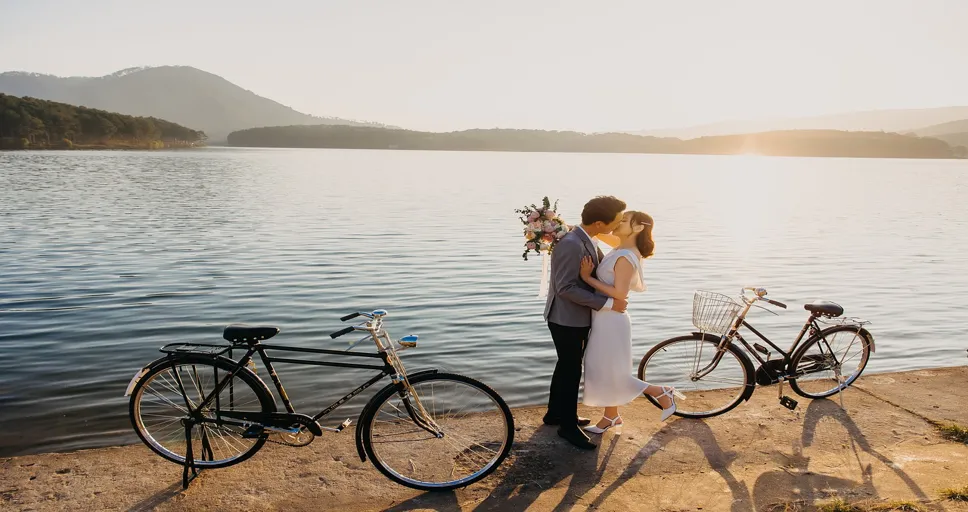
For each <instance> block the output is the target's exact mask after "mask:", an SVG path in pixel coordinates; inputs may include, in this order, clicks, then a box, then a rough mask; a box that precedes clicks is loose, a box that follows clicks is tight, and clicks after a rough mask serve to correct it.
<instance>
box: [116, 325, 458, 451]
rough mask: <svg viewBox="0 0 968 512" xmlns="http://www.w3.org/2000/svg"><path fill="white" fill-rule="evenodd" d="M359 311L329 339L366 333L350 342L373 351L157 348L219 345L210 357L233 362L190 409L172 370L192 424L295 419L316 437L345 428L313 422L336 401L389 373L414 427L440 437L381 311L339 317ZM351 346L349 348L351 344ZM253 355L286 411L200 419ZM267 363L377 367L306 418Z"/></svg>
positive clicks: (270, 424)
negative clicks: (356, 322) (356, 321)
mask: <svg viewBox="0 0 968 512" xmlns="http://www.w3.org/2000/svg"><path fill="white" fill-rule="evenodd" d="M360 315H362V316H366V317H368V318H370V321H368V322H366V323H365V325H364V326H356V327H351V328H347V329H344V330H343V331H340V333H334V334H333V335H331V337H333V338H335V337H337V336H339V335H341V334H345V333H347V332H352V331H354V330H359V331H366V332H367V335H366V336H365V337H363V338H362V339H360V340H358V341H357V342H356V343H353V344H352V346H355V345H356V344H358V343H360V342H362V341H365V340H367V339H369V340H372V341H373V342H374V343H375V345H376V347H377V352H376V353H364V352H350V351H349V350H331V349H318V348H304V347H292V346H284V345H271V344H263V343H260V342H258V341H255V340H253V341H251V342H249V343H248V344H247V345H241V344H235V345H230V346H225V345H209V344H194V343H171V344H168V345H165V346H164V347H162V349H161V350H162V351H163V352H166V353H168V354H169V358H172V357H177V356H178V354H184V353H186V352H190V351H185V350H178V348H177V347H188V348H191V347H215V348H221V349H222V350H220V351H218V352H217V353H214V352H210V355H212V356H218V355H220V354H223V353H228V358H229V359H230V360H231V361H232V362H233V363H234V364H235V365H236V368H235V369H234V370H232V371H231V372H228V374H227V375H226V376H225V377H224V378H223V379H221V380H219V378H218V373H217V370H216V374H215V380H216V381H217V382H218V383H217V384H216V386H215V388H214V389H213V390H212V391H211V392H210V393H209V394H208V395H207V396H206V397H205V398H204V399H202V400H201V401H200V402H199V403H198V405H197V406H196V407H193V406H192V405H191V404H189V403H188V398H187V395H186V394H185V393H184V385H183V383H182V382H181V378H180V376H179V375H178V374H177V373H176V374H175V378H176V380H177V381H178V385H179V388H180V389H181V391H182V393H183V396H185V400H186V408H187V409H188V412H189V415H190V416H191V417H192V418H193V421H194V422H196V423H212V422H215V423H223V424H230V425H237V426H246V425H247V424H248V423H252V422H253V420H256V419H258V420H261V421H258V423H262V424H263V427H265V428H268V429H270V430H275V431H282V432H289V433H296V432H298V429H292V428H291V427H290V428H285V427H282V426H281V425H276V424H275V423H287V425H289V426H291V425H292V424H293V422H294V421H295V422H298V423H299V424H300V425H301V426H304V427H306V428H308V429H309V430H310V431H311V432H313V434H314V435H320V434H321V433H322V430H328V431H330V432H340V431H342V429H343V428H345V427H346V426H348V424H349V423H348V422H344V423H343V424H341V425H340V426H339V427H338V428H329V427H322V426H319V425H318V424H317V423H316V422H317V421H318V420H319V419H320V418H322V417H324V416H326V415H328V414H330V413H332V412H333V411H335V410H336V409H337V408H339V407H340V406H341V405H343V404H345V403H346V402H348V401H349V400H351V399H352V398H353V397H355V396H357V395H358V394H360V393H362V392H363V391H364V390H366V389H367V388H369V387H370V386H372V385H373V384H376V383H377V382H379V381H380V380H381V379H383V377H386V376H388V375H389V376H391V382H392V384H394V385H402V386H401V388H400V390H399V392H400V394H401V397H404V404H405V406H406V409H407V412H408V414H409V415H410V417H411V419H412V420H413V421H414V423H415V424H416V425H417V426H419V427H420V428H423V429H424V430H427V431H428V432H430V433H432V434H434V435H437V436H440V435H441V430H440V427H439V426H438V425H436V423H435V422H434V421H433V420H432V419H430V416H429V415H428V414H427V413H426V411H425V410H424V409H423V406H422V405H421V404H420V399H419V397H417V396H416V394H414V393H410V392H409V390H410V383H409V380H408V378H407V372H406V369H405V368H404V366H403V363H402V362H401V361H400V359H399V357H397V349H396V348H395V347H394V345H393V342H392V340H391V338H390V335H389V333H388V332H387V331H386V330H385V329H383V320H382V317H383V315H385V312H382V311H377V312H374V313H373V314H370V313H357V314H354V315H351V316H349V317H345V318H351V317H355V316H360ZM415 345H416V344H415V343H413V344H411V345H402V346H403V347H404V348H409V347H410V346H415ZM352 346H351V347H350V348H352ZM170 347H175V348H170ZM240 348H244V349H245V355H243V356H242V358H241V359H239V360H238V361H235V360H234V359H232V351H233V350H235V349H240ZM267 351H282V352H296V353H304V354H323V355H329V356H338V357H349V358H368V359H380V360H381V362H382V363H383V364H382V365H375V364H358V363H346V362H339V361H313V360H307V359H291V358H286V357H272V356H270V355H269V354H268V353H267ZM255 354H259V358H260V360H261V361H262V363H263V365H264V366H265V367H266V370H267V371H268V373H269V377H270V378H271V379H272V383H273V385H274V386H275V388H276V391H277V392H278V393H279V397H280V398H281V399H282V402H283V404H284V406H285V408H286V413H283V415H281V416H280V415H279V414H278V413H273V414H271V415H266V414H257V413H238V414H236V413H230V412H224V411H223V412H222V414H220V416H222V417H219V418H216V419H214V420H213V419H208V418H204V417H203V416H202V415H201V414H200V411H201V410H202V409H203V408H204V407H206V406H208V405H209V404H211V403H212V401H213V400H214V401H215V403H216V409H218V405H219V404H218V402H219V396H220V395H221V393H222V392H223V391H224V390H225V387H226V386H229V400H230V401H231V400H233V395H234V393H233V384H232V382H233V378H234V377H235V376H236V375H237V374H238V373H239V372H241V371H244V370H243V369H244V368H245V367H246V366H248V365H252V366H253V370H254V364H253V356H254V355H255ZM273 362H276V363H288V364H298V365H311V366H331V367H338V368H356V369H365V370H377V371H379V373H378V374H376V375H375V376H373V377H372V378H370V379H369V380H368V381H366V382H364V383H363V384H362V385H360V386H358V387H357V388H356V389H354V390H353V391H351V392H349V393H348V394H346V395H344V396H343V397H342V398H340V399H338V400H336V401H335V402H333V403H332V404H331V405H330V406H328V407H326V408H325V409H323V410H322V411H320V412H319V413H317V414H316V415H315V416H312V417H310V416H304V415H301V414H299V413H297V412H296V410H295V407H294V406H293V405H292V402H291V401H290V399H289V395H288V393H286V389H285V387H284V386H283V384H282V381H281V379H280V378H279V375H278V374H277V373H276V370H275V367H274V366H273V364H272V363H273ZM419 373H422V372H419ZM129 387H130V386H129ZM405 395H409V396H405ZM411 399H412V400H413V402H415V404H412V403H411ZM224 417H228V418H231V419H236V420H239V421H238V423H237V422H234V421H231V420H229V421H226V420H225V418H224ZM273 420H275V421H273ZM316 427H318V429H320V430H318V431H317V428H316Z"/></svg>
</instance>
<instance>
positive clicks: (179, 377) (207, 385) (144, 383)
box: [129, 356, 276, 468]
mask: <svg viewBox="0 0 968 512" xmlns="http://www.w3.org/2000/svg"><path fill="white" fill-rule="evenodd" d="M237 367H238V366H237V365H236V363H235V362H234V361H229V360H225V359H219V358H213V357H204V356H181V357H178V358H176V359H172V360H165V361H163V362H161V363H159V364H157V365H154V366H153V367H151V368H150V369H149V370H148V372H147V373H145V375H144V376H143V377H141V380H139V381H138V383H137V384H136V385H135V387H134V389H133V390H132V391H131V401H130V405H129V414H130V416H131V424H132V425H133V426H134V429H135V432H137V434H138V437H140V438H141V440H142V441H143V442H144V443H145V444H146V445H148V447H149V448H151V449H152V450H153V451H154V452H155V453H157V454H158V455H161V456H162V457H164V458H166V459H168V460H170V461H172V462H177V463H179V464H184V463H185V458H186V452H187V446H188V443H187V442H186V438H185V425H184V424H183V423H182V420H183V419H187V418H190V417H191V416H190V415H189V414H188V409H187V407H186V398H187V401H188V403H189V404H190V405H191V406H192V407H193V408H194V407H197V406H198V404H200V403H201V402H202V397H207V396H208V395H209V394H211V393H212V392H213V391H214V390H215V388H216V383H218V382H221V381H223V380H225V379H226V377H228V375H229V374H230V373H231V372H232V371H233V370H235V369H236V368H237ZM179 381H180V382H181V385H179ZM182 389H184V390H185V393H184V394H183V393H182V391H181V390H182ZM220 410H221V411H230V410H231V411H251V412H260V411H261V412H274V411H275V410H276V405H275V402H274V401H273V399H272V394H271V393H270V392H269V390H268V388H266V386H265V383H263V382H262V381H261V380H260V379H259V378H258V377H256V376H255V375H254V374H253V373H252V372H251V371H250V370H249V369H247V368H242V369H241V370H240V371H239V372H238V373H237V374H235V376H234V377H232V379H231V381H230V382H229V383H228V385H226V386H225V387H224V388H223V389H222V391H221V392H220V393H219V396H218V408H216V402H215V400H214V399H213V400H212V401H211V402H210V403H209V404H208V405H207V406H206V407H205V408H204V409H203V410H202V416H203V417H204V418H206V419H208V420H212V422H208V421H206V422H204V423H197V424H195V425H194V426H192V429H191V438H192V452H193V455H194V456H193V457H192V458H193V459H194V464H193V466H194V467H196V468H221V467H226V466H231V465H233V464H238V463H239V462H242V461H243V460H245V459H248V458H249V457H251V456H252V455H253V454H255V452H257V451H259V449H260V448H262V445H263V444H265V442H266V436H265V435H264V434H263V435H259V436H257V437H242V432H243V431H244V430H245V428H243V427H242V426H240V425H239V422H238V421H232V422H231V423H232V424H230V423H228V422H219V421H217V418H218V417H219V416H218V412H219V411H220Z"/></svg>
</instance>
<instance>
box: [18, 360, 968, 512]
mask: <svg viewBox="0 0 968 512" xmlns="http://www.w3.org/2000/svg"><path fill="white" fill-rule="evenodd" d="M787 392H788V393H789V390H788V388H787ZM797 398H799V397H797ZM844 404H845V406H846V411H845V410H844V409H842V408H841V407H840V402H839V401H837V400H816V401H810V400H800V407H798V408H797V409H796V410H795V411H789V410H787V409H785V408H783V407H782V406H780V405H779V403H778V401H777V393H776V387H775V386H774V387H767V388H759V389H757V392H756V393H755V394H754V396H753V398H752V399H751V400H750V401H749V402H748V403H745V404H743V405H741V406H740V407H738V408H737V409H735V410H733V411H732V412H730V413H727V414H726V415H724V416H720V417H718V418H713V419H710V420H705V421H698V420H685V419H673V420H670V421H668V422H666V423H664V424H660V423H659V422H658V410H657V409H655V408H654V407H652V406H651V405H650V404H649V403H648V402H647V401H645V400H639V401H636V402H635V403H634V404H632V405H631V406H629V407H626V408H625V409H624V410H623V416H624V418H625V422H626V426H625V427H624V429H623V431H622V433H621V434H620V435H618V434H611V433H607V434H606V435H605V436H604V437H603V438H601V439H600V440H599V441H600V445H601V446H600V447H599V449H598V450H597V451H594V452H582V451H579V450H577V449H574V448H572V447H571V446H569V445H567V444H565V443H564V442H563V441H562V440H560V439H559V438H558V437H557V436H556V435H555V431H554V429H553V428H551V427H546V426H544V425H542V423H541V415H542V414H543V412H544V411H543V409H542V408H526V409H517V410H515V411H514V416H515V422H516V426H517V427H518V429H519V430H518V432H517V433H516V434H515V435H516V439H515V443H514V449H513V451H512V454H511V456H510V457H509V458H508V460H507V461H505V463H504V464H503V465H502V467H501V468H500V469H499V470H498V471H497V472H496V473H495V474H493V475H491V476H490V477H488V478H486V479H485V480H484V481H482V482H479V483H477V484H474V485H472V486H470V487H468V488H465V489H462V490H459V491H457V492H449V493H423V492H419V491H414V490H411V489H408V488H405V487H401V486H398V485H396V484H394V483H392V482H391V481H389V480H387V479H386V478H384V477H383V476H382V475H381V474H380V473H379V472H378V471H377V470H376V469H374V468H373V466H372V465H370V463H369V462H366V463H364V462H361V461H360V459H359V457H358V456H357V455H356V450H355V447H354V444H353V432H352V428H349V429H346V430H345V431H344V432H342V433H340V434H326V435H324V436H323V437H322V438H319V439H316V440H315V441H314V442H313V444H311V445H310V446H308V447H305V448H291V447H286V446H279V445H267V447H266V448H264V449H263V450H262V451H260V452H259V453H258V454H257V455H256V456H255V457H253V458H252V459H250V460H248V461H246V462H244V463H242V464H239V465H236V466H233V467H230V468H226V469H218V470H211V471H207V472H205V473H203V474H202V475H201V476H200V477H199V478H198V479H197V480H195V481H194V482H193V483H192V485H191V487H190V488H189V489H188V490H185V491H183V490H182V488H181V470H180V467H179V466H177V465H175V464H172V463H170V462H166V461H164V460H163V459H161V458H160V457H158V456H157V455H154V454H153V453H151V452H150V451H149V450H148V449H147V448H146V447H144V446H142V445H132V446H122V447H116V448H104V449H94V450H82V451H77V452H73V453H53V454H43V455H29V456H22V457H14V458H6V459H0V468H2V473H0V509H3V510H38V511H41V510H43V511H47V510H91V511H94V510H393V511H397V510H502V511H503V510H525V509H529V510H572V509H574V510H586V509H597V510H703V511H717V510H732V511H740V510H812V509H814V508H816V507H817V506H818V505H820V504H823V503H825V502H830V501H831V500H833V499H835V498H838V497H840V498H843V499H845V500H847V501H849V502H851V503H858V504H860V505H861V506H862V508H861V510H863V509H864V508H863V507H867V508H869V507H871V506H873V505H876V504H883V503H885V502H887V501H891V500H904V501H911V502H914V503H915V504H917V505H918V506H919V507H920V508H921V509H922V510H968V503H959V502H955V501H949V500H942V499H940V497H939V491H940V490H941V489H944V488H952V487H957V488H964V487H965V486H966V485H968V446H966V445H965V444H964V443H960V442H956V441H952V440H949V439H946V438H945V437H943V436H942V435H941V434H940V433H939V432H938V430H937V428H936V424H937V423H939V422H940V423H956V424H960V425H962V426H968V367H955V368H945V369H937V370H921V371H913V372H904V373H891V374H877V375H866V376H864V377H861V379H860V380H859V381H858V383H857V384H856V385H855V387H853V388H851V389H850V390H848V391H847V393H846V395H845V397H844ZM582 414H584V415H586V416H589V417H594V418H597V417H598V411H594V410H589V409H585V408H583V409H582ZM884 510H889V508H888V509H884Z"/></svg>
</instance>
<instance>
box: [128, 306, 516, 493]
mask: <svg viewBox="0 0 968 512" xmlns="http://www.w3.org/2000/svg"><path fill="white" fill-rule="evenodd" d="M386 315H387V312H386V311H383V310H377V311H373V312H371V313H353V314H350V315H347V316H345V317H343V318H342V319H341V320H342V321H347V320H350V319H353V318H357V317H360V316H362V317H364V318H366V321H365V322H363V323H362V324H359V325H356V326H352V327H347V328H344V329H342V330H340V331H337V332H334V333H332V334H330V337H332V338H337V337H339V336H342V335H344V334H349V333H351V332H354V331H361V332H363V333H365V336H364V337H363V338H361V339H360V340H358V341H356V342H355V343H353V344H352V345H351V346H350V347H349V348H348V349H346V350H328V349H317V348H305V347H288V346H281V345H269V344H266V343H263V341H265V340H267V339H269V338H272V337H273V336H275V335H276V334H277V333H278V332H279V329H278V328H276V327H250V326H245V325H231V326H228V327H226V328H225V331H224V333H223V337H224V338H225V340H226V341H228V342H229V343H228V344H218V345H216V344H204V343H171V344H168V345H165V346H164V347H162V348H161V351H162V352H164V353H165V356H163V357H161V358H159V359H157V360H155V361H154V362H152V363H150V364H148V365H147V366H145V367H144V368H142V369H141V370H139V371H138V372H137V373H136V374H135V376H134V377H133V378H132V379H131V382H130V383H129V384H128V388H127V390H126V391H125V395H130V396H131V399H130V403H129V413H130V416H131V423H132V425H133V426H134V429H135V431H136V432H137V434H138V436H139V437H140V438H141V440H142V441H144V443H145V444H146V445H148V447H149V448H151V449H152V450H153V451H154V452H155V453H157V454H158V455H160V456H162V457H164V458H165V459H168V460H170V461H172V462H176V463H178V464H182V465H183V466H184V471H183V479H182V482H183V486H184V487H187V486H188V483H189V482H190V481H191V480H192V479H194V478H195V476H197V475H198V470H200V469H206V468H222V467H226V466H231V465H233V464H238V463H239V462H242V461H244V460H246V459H248V458H249V457H251V456H252V455H254V454H255V453H256V452H258V451H259V449H260V448H262V447H263V445H264V444H265V443H266V441H275V442H278V443H282V444H287V445H290V446H306V445H308V444H309V443H311V442H312V441H313V439H314V438H315V437H316V436H319V435H322V433H323V432H324V431H327V432H340V431H342V430H343V429H344V428H345V427H347V426H348V425H349V424H350V420H349V419H347V420H346V421H344V422H342V423H341V424H340V425H339V426H336V427H324V426H322V425H320V424H319V423H318V420H320V419H321V418H323V417H324V416H326V415H328V414H330V413H331V412H333V411H334V410H336V408H338V407H339V406H341V405H343V404H344V403H346V402H347V401H348V400H350V399H351V398H353V397H354V396H356V395H357V394H359V393H360V392H362V391H363V390H364V389H366V388H368V387H370V386H372V385H373V384H375V383H376V382H378V381H379V380H381V379H382V378H383V377H386V376H389V377H390V381H391V382H390V384H388V385H387V386H386V387H384V388H383V389H381V390H380V391H379V392H377V393H376V394H375V395H374V396H373V397H372V398H371V399H370V401H369V402H367V404H366V406H365V407H363V410H362V412H361V413H360V415H359V421H358V427H357V429H356V446H357V451H358V453H359V456H360V459H361V460H363V461H366V459H367V458H369V459H370V461H371V462H372V463H373V465H374V466H376V468H377V469H378V470H379V471H380V472H382V473H383V474H384V475H386V476H387V477H389V478H390V479H391V480H394V481H396V482H398V483H400V484H403V485H406V486H408V487H412V488H415V489H421V490H448V489H454V488H458V487H463V486H466V485H469V484H471V483H473V482H476V481H478V480H480V479H482V478H484V477H485V476H487V475H488V474H490V473H491V472H493V471H494V470H495V469H497V467H498V466H499V465H500V464H501V462H502V461H503V460H504V459H505V458H506V457H507V455H508V452H509V451H510V450H511V444H512V442H513V441H514V419H513V417H512V415H511V410H510V409H509V408H508V406H507V404H506V403H505V402H504V400H503V399H502V398H501V396H500V395H498V394H497V393H496V392H495V391H494V390H492V389H491V388H489V387H488V386H486V385H484V384H482V383H481V382H478V381H476V380H474V379H471V378H469V377H465V376H463V375H457V374H452V373H444V372H440V371H438V370H425V371H420V372H414V373H408V372H407V370H406V368H404V365H403V362H402V361H401V360H400V353H401V352H402V351H404V350H406V349H410V348H413V347H416V345H417V336H412V335H411V336H405V337H403V338H401V339H400V340H398V341H392V340H391V338H390V334H389V333H388V332H387V331H386V328H385V323H384V317H386ZM363 341H372V342H373V343H374V344H375V346H376V349H377V350H376V353H370V352H360V351H353V350H352V348H353V347H355V346H356V344H358V343H360V342H363ZM233 350H235V351H242V352H243V355H242V357H241V358H239V359H237V360H236V359H233V358H232V352H233ZM277 352H295V353H299V354H320V355H325V356H330V359H331V358H332V357H334V356H335V357H341V358H353V359H355V360H360V359H363V360H365V361H367V363H369V364H362V363H349V362H340V361H333V360H324V361H317V360H311V359H306V358H299V359H291V358H283V357H276V356H275V353H277ZM269 353H273V355H272V356H270V355H269ZM256 354H258V355H259V358H260V359H261V361H262V363H263V365H264V366H265V369H266V372H267V374H268V375H269V377H270V378H271V380H272V383H273V384H274V387H275V389H276V391H277V393H278V395H279V398H280V399H281V401H282V404H283V405H284V407H285V411H282V412H280V411H278V410H277V404H276V400H275V398H274V397H273V394H272V392H271V391H270V390H269V387H268V386H267V385H266V384H265V382H263V380H262V379H261V378H260V377H259V376H258V375H257V374H256V371H255V363H254V360H253V356H255V355H256ZM273 363H291V364H299V365H314V366H329V367H338V368H361V369H370V370H376V371H378V372H379V373H377V375H375V376H374V377H372V378H371V379H369V380H368V381H366V382H364V383H363V384H361V385H360V386H359V387H357V388H356V389H354V390H353V391H351V392H349V393H348V394H347V395H346V396H344V397H343V398H340V399H339V400H337V401H336V402H334V403H333V404H332V405H330V406H329V407H327V408H326V409H324V410H322V411H321V412H319V413H318V414H316V415H315V416H308V415H305V414H300V413H298V412H296V409H295V407H294V406H293V404H292V402H291V401H290V400H289V396H288V395H287V394H286V390H285V388H284V387H283V385H282V381H281V380H280V379H279V376H278V374H277V373H276V371H275V369H274V367H273ZM189 471H191V476H190V475H189Z"/></svg>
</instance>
